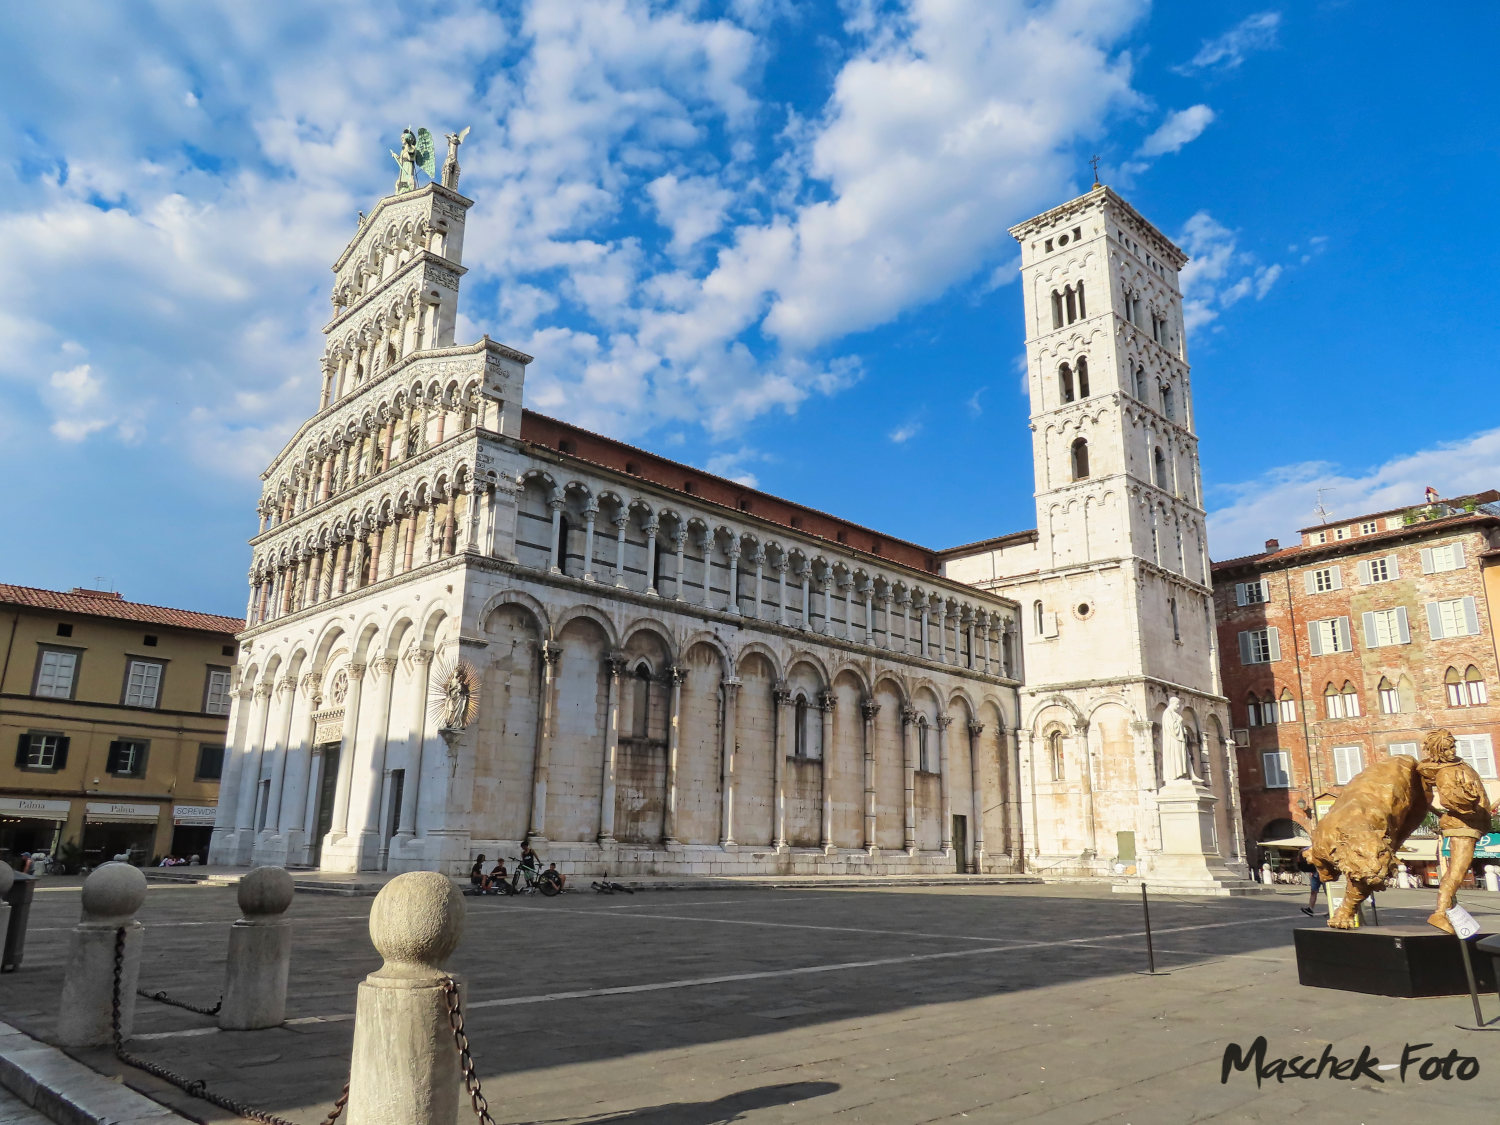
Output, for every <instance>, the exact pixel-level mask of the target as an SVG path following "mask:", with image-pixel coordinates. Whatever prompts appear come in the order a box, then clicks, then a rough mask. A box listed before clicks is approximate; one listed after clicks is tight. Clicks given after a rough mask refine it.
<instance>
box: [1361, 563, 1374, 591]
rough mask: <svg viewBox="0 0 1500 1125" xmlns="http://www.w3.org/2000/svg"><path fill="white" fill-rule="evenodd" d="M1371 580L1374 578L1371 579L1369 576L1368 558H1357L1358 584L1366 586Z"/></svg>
mask: <svg viewBox="0 0 1500 1125" xmlns="http://www.w3.org/2000/svg"><path fill="white" fill-rule="evenodd" d="M1372 581H1374V579H1372V578H1371V577H1370V560H1369V559H1360V560H1359V584H1360V585H1361V586H1368V585H1369V584H1370V583H1371V582H1372Z"/></svg>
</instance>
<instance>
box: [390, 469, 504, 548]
mask: <svg viewBox="0 0 1500 1125" xmlns="http://www.w3.org/2000/svg"><path fill="white" fill-rule="evenodd" d="M465 483H466V485H467V488H468V492H469V511H468V513H467V515H468V519H466V520H465V521H464V554H466V555H472V554H477V553H478V551H479V514H480V512H481V510H482V509H483V507H484V501H483V500H482V499H481V497H483V496H484V484H483V482H482V481H480V480H479V478H478V477H470V478H469V480H468V481H466V482H465ZM393 569H394V568H393Z"/></svg>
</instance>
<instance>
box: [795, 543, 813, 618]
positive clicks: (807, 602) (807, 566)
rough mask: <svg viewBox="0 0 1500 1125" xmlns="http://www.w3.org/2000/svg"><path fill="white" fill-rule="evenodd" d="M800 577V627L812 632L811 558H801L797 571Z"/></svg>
mask: <svg viewBox="0 0 1500 1125" xmlns="http://www.w3.org/2000/svg"><path fill="white" fill-rule="evenodd" d="M797 576H798V577H799V578H801V579H802V626H801V627H802V628H803V629H806V630H807V631H808V632H812V560H811V559H803V560H802V569H801V570H799V571H798V572H797Z"/></svg>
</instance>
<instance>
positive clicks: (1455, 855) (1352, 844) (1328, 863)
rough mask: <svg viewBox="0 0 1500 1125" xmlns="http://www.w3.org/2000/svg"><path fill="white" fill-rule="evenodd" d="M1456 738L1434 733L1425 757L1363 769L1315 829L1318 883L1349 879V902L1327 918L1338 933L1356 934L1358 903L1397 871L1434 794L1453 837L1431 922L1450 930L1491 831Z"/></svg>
mask: <svg viewBox="0 0 1500 1125" xmlns="http://www.w3.org/2000/svg"><path fill="white" fill-rule="evenodd" d="M1454 747H1455V743H1454V741H1453V735H1452V734H1450V733H1449V732H1448V731H1446V730H1435V731H1433V732H1432V733H1430V734H1429V735H1427V737H1426V738H1424V739H1423V740H1422V759H1421V761H1417V760H1416V759H1414V758H1409V757H1407V756H1406V755H1404V754H1398V755H1395V756H1393V757H1391V758H1388V759H1386V760H1385V761H1383V762H1376V763H1375V764H1374V765H1373V766H1371V767H1370V768H1369V769H1367V770H1362V771H1361V772H1360V773H1359V774H1358V775H1357V776H1356V777H1355V778H1354V779H1353V780H1352V781H1350V782H1349V784H1348V785H1346V786H1344V791H1343V793H1341V794H1339V799H1338V800H1337V801H1335V802H1334V803H1333V808H1331V809H1329V810H1328V814H1327V815H1326V816H1324V817H1323V818H1322V819H1321V820H1320V821H1318V825H1317V827H1316V828H1315V829H1313V838H1312V847H1311V848H1309V849H1308V858H1309V859H1310V860H1311V862H1312V864H1313V866H1314V867H1316V868H1317V869H1318V878H1319V879H1321V880H1323V881H1324V882H1325V883H1329V882H1333V881H1334V880H1336V879H1337V878H1338V877H1339V875H1340V874H1341V873H1342V874H1343V875H1344V876H1345V877H1346V878H1347V880H1348V886H1347V889H1346V890H1345V892H1344V901H1343V902H1342V903H1340V904H1339V908H1338V910H1336V911H1334V912H1333V914H1331V915H1330V916H1329V918H1328V924H1329V925H1330V926H1332V927H1333V928H1334V929H1336V930H1349V929H1353V928H1354V927H1355V925H1356V924H1357V923H1356V921H1355V916H1356V913H1357V912H1358V910H1359V906H1360V903H1362V902H1364V900H1365V899H1367V898H1369V897H1370V895H1371V893H1373V892H1374V891H1377V890H1379V889H1380V888H1381V887H1382V886H1383V885H1384V884H1385V881H1386V880H1387V879H1389V878H1390V877H1391V874H1392V872H1393V871H1394V870H1395V867H1396V852H1397V850H1398V849H1399V848H1400V847H1401V845H1402V844H1404V843H1406V838H1407V837H1408V836H1410V835H1411V834H1412V832H1414V831H1416V828H1417V826H1418V825H1419V824H1421V823H1422V818H1423V817H1425V816H1426V815H1427V813H1428V811H1429V810H1430V809H1431V808H1432V803H1433V801H1432V799H1433V793H1434V791H1436V794H1437V798H1438V802H1439V804H1440V805H1441V806H1442V808H1443V816H1442V819H1441V820H1440V821H1439V825H1438V830H1439V831H1440V832H1441V833H1442V834H1443V835H1444V836H1445V837H1449V838H1450V839H1451V843H1450V845H1449V847H1450V848H1451V850H1452V855H1451V857H1450V860H1449V865H1448V871H1447V874H1445V875H1444V876H1443V882H1442V886H1441V887H1440V888H1439V889H1438V908H1437V910H1435V911H1434V912H1433V914H1432V917H1430V918H1428V919H1427V921H1428V922H1430V923H1431V924H1432V925H1434V926H1436V927H1437V928H1438V929H1440V930H1446V931H1447V932H1448V933H1450V934H1451V933H1452V932H1453V926H1452V924H1451V923H1449V921H1448V918H1447V915H1446V913H1445V912H1446V911H1447V909H1448V908H1449V907H1450V906H1452V905H1453V895H1454V893H1455V892H1456V891H1457V890H1458V887H1459V885H1460V884H1461V883H1462V882H1463V878H1464V875H1465V874H1466V873H1467V872H1468V870H1469V864H1470V863H1471V862H1472V861H1473V858H1474V847H1475V844H1476V843H1477V842H1478V840H1479V837H1481V836H1482V835H1484V833H1485V832H1487V831H1488V830H1489V824H1490V811H1489V805H1488V802H1487V799H1486V797H1485V792H1484V783H1483V782H1482V781H1480V780H1479V775H1478V774H1477V773H1475V772H1474V770H1473V769H1472V768H1470V767H1469V765H1468V764H1467V763H1465V762H1463V761H1461V760H1460V759H1459V757H1458V754H1457V752H1456V750H1455V748H1454Z"/></svg>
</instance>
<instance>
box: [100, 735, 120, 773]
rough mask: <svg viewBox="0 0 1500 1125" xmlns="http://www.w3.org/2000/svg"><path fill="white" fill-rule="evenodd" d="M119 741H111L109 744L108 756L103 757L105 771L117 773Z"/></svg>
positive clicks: (118, 766)
mask: <svg viewBox="0 0 1500 1125" xmlns="http://www.w3.org/2000/svg"><path fill="white" fill-rule="evenodd" d="M121 745H122V744H121V743H120V742H118V741H116V742H111V743H110V744H109V756H108V757H107V758H105V759H104V772H105V773H118V772H119V771H120V747H121Z"/></svg>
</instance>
